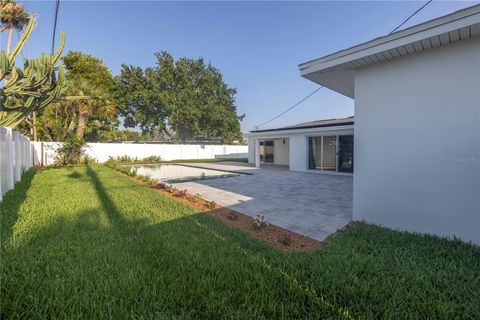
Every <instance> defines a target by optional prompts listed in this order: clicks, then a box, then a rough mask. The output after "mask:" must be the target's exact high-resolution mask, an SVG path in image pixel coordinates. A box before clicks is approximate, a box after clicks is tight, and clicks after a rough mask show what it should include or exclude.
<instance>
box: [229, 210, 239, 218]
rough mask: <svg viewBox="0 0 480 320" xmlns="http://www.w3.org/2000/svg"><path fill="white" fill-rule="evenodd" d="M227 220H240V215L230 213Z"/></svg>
mask: <svg viewBox="0 0 480 320" xmlns="http://www.w3.org/2000/svg"><path fill="white" fill-rule="evenodd" d="M227 219H228V220H238V214H236V213H235V212H233V211H229V212H228V213H227Z"/></svg>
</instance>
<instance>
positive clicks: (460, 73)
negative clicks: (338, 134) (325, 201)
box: [256, 5, 480, 244]
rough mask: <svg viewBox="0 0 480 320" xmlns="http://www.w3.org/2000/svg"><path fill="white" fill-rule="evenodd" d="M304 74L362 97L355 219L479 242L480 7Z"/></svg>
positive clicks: (307, 68) (322, 61)
mask: <svg viewBox="0 0 480 320" xmlns="http://www.w3.org/2000/svg"><path fill="white" fill-rule="evenodd" d="M300 72H301V75H302V76H303V77H305V78H307V79H309V80H311V81H313V82H316V83H318V84H319V85H322V86H325V87H327V88H329V89H331V90H334V91H336V92H339V93H341V94H343V95H346V96H348V97H351V98H352V99H354V100H355V125H354V127H355V137H354V143H355V155H354V168H355V169H354V178H353V181H354V200H353V218H354V220H364V221H367V222H370V223H375V224H380V225H383V226H387V227H392V228H397V229H401V230H408V231H416V232H425V233H431V234H436V235H440V236H447V237H454V236H455V237H459V238H461V239H462V240H464V241H471V242H473V243H476V244H480V5H477V6H473V7H469V8H467V9H464V10H460V11H457V12H454V13H452V14H449V15H447V16H443V17H440V18H437V19H434V20H431V21H428V22H425V23H422V24H419V25H416V26H414V27H411V28H408V29H405V30H402V31H399V32H396V33H393V34H391V35H387V36H384V37H381V38H377V39H374V40H372V41H369V42H366V43H363V44H360V45H357V46H354V47H352V48H349V49H346V50H342V51H339V52H336V53H333V54H331V55H328V56H324V57H321V58H319V59H315V60H312V61H309V62H306V63H303V64H301V65H300ZM294 139H297V137H295V138H294ZM299 139H302V142H301V143H300V145H301V144H302V143H303V144H307V143H308V142H307V137H306V136H303V137H300V138H299ZM292 142H293V139H292V137H291V138H290V144H291V145H292ZM256 143H257V144H258V142H256ZM257 149H259V148H258V147H257ZM292 151H296V150H292V146H290V158H292V157H301V156H298V155H297V154H296V153H295V152H292ZM300 151H301V150H300V149H299V150H298V152H300ZM299 162H302V161H299ZM292 164H294V165H292ZM290 169H292V170H297V169H298V170H301V171H303V170H304V169H305V168H304V167H302V166H301V165H300V166H298V167H297V165H296V161H292V159H290Z"/></svg>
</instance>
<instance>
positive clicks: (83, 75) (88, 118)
mask: <svg viewBox="0 0 480 320" xmlns="http://www.w3.org/2000/svg"><path fill="white" fill-rule="evenodd" d="M62 60H63V62H64V64H65V68H66V71H67V72H66V79H67V88H68V89H67V92H66V94H67V96H69V97H76V96H80V97H91V98H90V99H69V100H64V101H59V102H58V103H56V104H54V105H52V106H51V107H49V109H48V110H47V111H46V112H44V113H43V114H42V116H41V119H40V123H41V131H42V137H43V138H47V139H53V140H62V139H64V138H65V134H64V133H62V131H61V128H64V129H67V130H68V132H72V131H75V134H76V136H77V138H78V139H83V138H85V134H91V133H92V132H93V131H98V129H99V128H100V127H101V126H110V125H112V124H116V122H117V120H116V114H115V108H114V105H113V100H112V90H113V86H114V78H113V76H112V74H111V73H110V71H109V70H108V67H106V66H105V65H104V64H103V62H102V61H101V60H100V59H98V58H96V57H93V56H91V55H89V54H85V53H81V52H76V51H70V52H69V53H68V54H67V55H66V56H64V57H63V58H62ZM89 126H90V127H89ZM94 128H95V129H94ZM87 138H93V139H94V140H97V137H95V136H92V135H90V136H89V137H87Z"/></svg>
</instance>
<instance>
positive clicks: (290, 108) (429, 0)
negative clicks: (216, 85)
mask: <svg viewBox="0 0 480 320" xmlns="http://www.w3.org/2000/svg"><path fill="white" fill-rule="evenodd" d="M432 1H433V0H428V1H427V2H426V3H425V4H424V5H422V6H421V7H420V8H418V9H417V10H416V11H415V12H414V13H412V14H411V15H410V16H409V17H408V18H407V19H405V20H404V21H403V22H402V23H401V24H399V25H398V26H397V27H396V28H395V29H393V30H392V31H391V32H390V33H389V34H392V33H394V32H395V31H397V30H398V29H399V28H401V27H402V26H403V25H404V24H405V23H407V21H408V20H410V19H411V18H413V17H414V16H415V15H416V14H417V13H419V12H420V11H422V10H423V9H424V8H425V7H426V6H428V5H429V4H430V2H432ZM322 88H323V86H321V87H319V88H317V89H316V90H315V91H313V92H312V93H310V94H309V95H307V96H306V97H305V98H303V99H302V100H300V101H299V102H297V103H295V104H294V105H293V106H291V107H289V108H287V109H285V110H284V111H282V112H281V113H279V114H278V115H276V116H275V117H273V118H272V119H270V120H268V121H265V122H263V123H261V124H259V125H256V126H255V128H259V127H261V126H264V125H266V124H267V123H270V122H272V121H273V120H275V119H278V118H279V117H281V116H283V115H284V114H285V113H287V112H288V111H290V110H292V109H293V108H295V107H296V106H298V105H299V104H300V103H302V102H303V101H305V100H307V99H308V98H310V97H311V96H313V95H314V94H315V93H316V92H317V91H319V90H320V89H322Z"/></svg>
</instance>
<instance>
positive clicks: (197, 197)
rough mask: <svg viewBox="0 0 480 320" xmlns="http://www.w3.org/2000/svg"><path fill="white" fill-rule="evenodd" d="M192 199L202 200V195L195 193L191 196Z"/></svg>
mask: <svg viewBox="0 0 480 320" xmlns="http://www.w3.org/2000/svg"><path fill="white" fill-rule="evenodd" d="M193 199H194V200H195V201H199V200H200V199H202V195H201V194H200V193H195V195H194V196H193Z"/></svg>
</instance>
